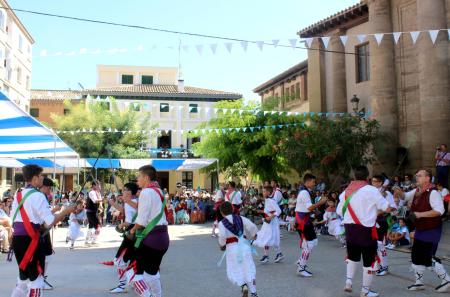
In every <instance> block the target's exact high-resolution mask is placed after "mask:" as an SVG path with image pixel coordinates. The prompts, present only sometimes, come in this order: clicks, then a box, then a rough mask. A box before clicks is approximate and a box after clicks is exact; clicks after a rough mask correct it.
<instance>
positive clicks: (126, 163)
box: [120, 159, 152, 169]
mask: <svg viewBox="0 0 450 297" xmlns="http://www.w3.org/2000/svg"><path fill="white" fill-rule="evenodd" d="M151 163H152V159H120V167H121V168H123V169H139V168H141V167H142V166H144V165H150V164H151Z"/></svg>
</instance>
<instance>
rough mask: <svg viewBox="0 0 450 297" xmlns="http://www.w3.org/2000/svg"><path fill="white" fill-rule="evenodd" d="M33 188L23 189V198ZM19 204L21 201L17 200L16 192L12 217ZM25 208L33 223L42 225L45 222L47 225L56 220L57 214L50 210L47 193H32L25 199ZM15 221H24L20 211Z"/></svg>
mask: <svg viewBox="0 0 450 297" xmlns="http://www.w3.org/2000/svg"><path fill="white" fill-rule="evenodd" d="M31 190H34V189H31V188H26V189H23V190H22V199H23V198H24V197H25V195H26V194H27V193H28V192H29V191H31ZM18 206H19V203H18V202H17V194H16V197H14V201H13V203H12V209H11V219H12V218H13V216H14V213H15V212H16V209H17V207H18ZM23 208H24V210H25V212H26V213H27V215H28V218H29V219H30V222H31V223H33V224H39V225H42V224H43V223H45V224H46V225H51V224H52V223H53V221H54V220H55V216H54V215H53V214H52V212H51V210H50V206H49V204H48V200H47V197H45V195H44V194H43V193H41V192H39V191H37V192H35V193H33V194H31V195H30V196H29V197H28V198H27V199H26V200H25V202H24V203H23ZM14 222H23V220H22V216H21V214H20V211H18V212H17V216H16V219H15V220H14ZM14 222H13V223H14Z"/></svg>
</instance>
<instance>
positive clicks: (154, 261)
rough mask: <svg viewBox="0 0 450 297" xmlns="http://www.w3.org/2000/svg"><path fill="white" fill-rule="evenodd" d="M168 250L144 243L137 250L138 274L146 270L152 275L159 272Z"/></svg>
mask: <svg viewBox="0 0 450 297" xmlns="http://www.w3.org/2000/svg"><path fill="white" fill-rule="evenodd" d="M166 252H167V249H165V250H157V249H153V248H151V247H148V246H146V245H145V244H143V243H142V244H141V245H140V246H139V248H138V249H137V250H136V270H137V272H136V274H143V273H144V271H145V272H146V273H148V274H150V275H155V274H157V273H158V271H159V266H160V265H161V261H162V258H163V257H164V254H165V253H166Z"/></svg>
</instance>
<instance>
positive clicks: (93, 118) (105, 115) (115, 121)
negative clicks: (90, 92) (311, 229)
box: [52, 99, 155, 181]
mask: <svg viewBox="0 0 450 297" xmlns="http://www.w3.org/2000/svg"><path fill="white" fill-rule="evenodd" d="M110 107H111V108H110ZM65 108H66V109H68V110H69V112H68V114H66V115H63V116H62V115H61V116H60V115H55V114H54V115H52V119H53V121H54V123H55V129H56V130H59V131H71V132H70V133H59V136H60V137H61V139H62V140H63V141H64V142H66V143H67V144H68V145H69V146H70V147H72V148H73V149H74V150H75V151H76V152H78V153H79V154H80V157H81V158H96V157H100V158H148V157H149V153H148V152H147V151H146V149H145V148H146V147H147V143H148V140H149V138H148V132H144V133H141V132H131V133H128V132H127V133H122V132H115V131H116V130H117V131H143V130H149V129H154V128H155V127H154V126H151V125H150V117H149V115H148V114H145V113H141V112H137V111H136V107H135V106H131V105H130V108H129V109H128V110H124V111H121V110H119V108H118V106H117V102H116V101H115V100H114V99H111V100H110V102H96V103H92V104H87V105H86V104H85V103H84V102H82V103H79V104H72V103H71V102H69V101H66V102H65ZM83 130H85V131H90V130H92V131H108V132H104V133H89V132H88V133H84V132H79V133H77V132H74V131H83ZM130 174H132V173H130V171H126V170H121V169H119V170H117V171H116V175H117V176H119V177H121V178H122V179H128V178H129V176H130ZM109 176H110V172H109V170H100V171H99V172H98V179H99V180H101V181H106V180H107V179H108V178H109Z"/></svg>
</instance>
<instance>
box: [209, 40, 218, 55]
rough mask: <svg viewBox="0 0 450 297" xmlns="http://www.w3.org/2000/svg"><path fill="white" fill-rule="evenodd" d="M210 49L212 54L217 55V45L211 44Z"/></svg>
mask: <svg viewBox="0 0 450 297" xmlns="http://www.w3.org/2000/svg"><path fill="white" fill-rule="evenodd" d="M209 48H210V49H211V51H212V53H213V54H214V55H215V54H216V51H217V43H211V44H210V45H209Z"/></svg>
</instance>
